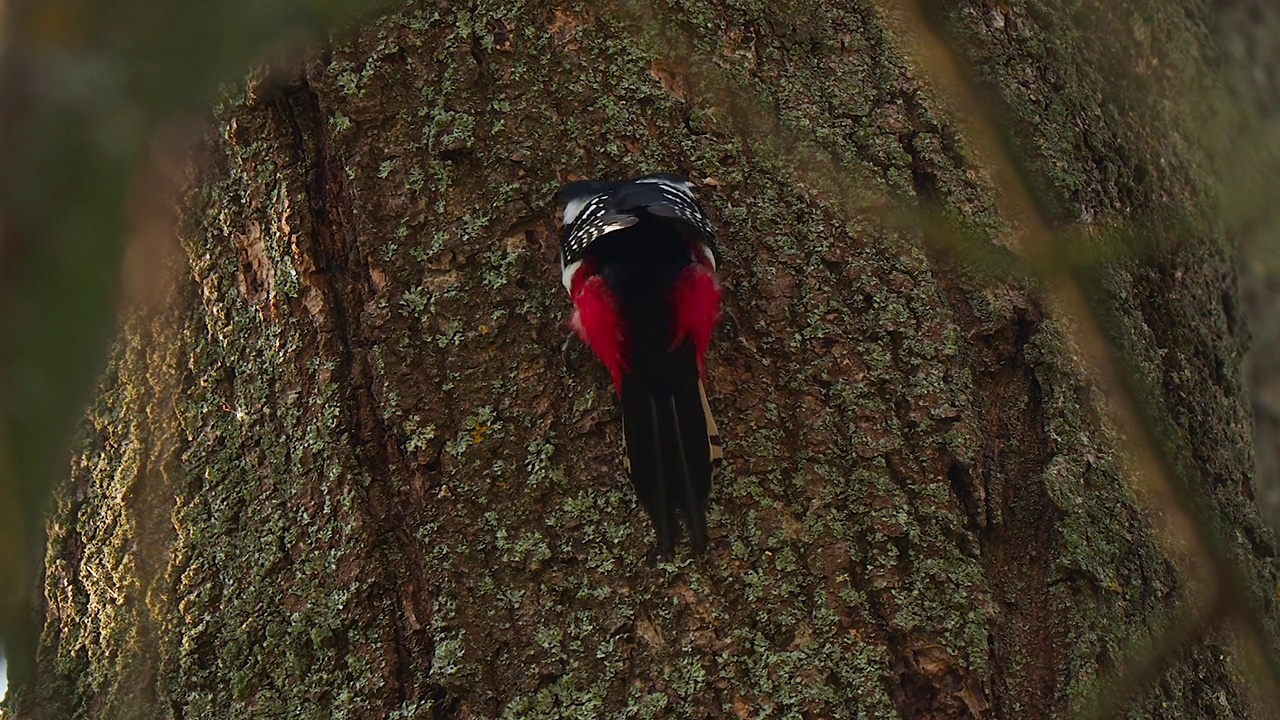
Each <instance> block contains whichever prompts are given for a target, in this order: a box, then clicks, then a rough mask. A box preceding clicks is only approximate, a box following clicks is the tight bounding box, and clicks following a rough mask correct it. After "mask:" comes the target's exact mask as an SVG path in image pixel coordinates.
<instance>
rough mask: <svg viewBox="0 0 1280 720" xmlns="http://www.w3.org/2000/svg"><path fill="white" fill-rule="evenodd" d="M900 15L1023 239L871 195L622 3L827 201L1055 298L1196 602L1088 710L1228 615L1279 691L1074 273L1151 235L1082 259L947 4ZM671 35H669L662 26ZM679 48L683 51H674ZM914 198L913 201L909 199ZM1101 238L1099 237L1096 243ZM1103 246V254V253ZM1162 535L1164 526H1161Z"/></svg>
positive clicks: (1208, 536)
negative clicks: (1057, 224)
mask: <svg viewBox="0 0 1280 720" xmlns="http://www.w3.org/2000/svg"><path fill="white" fill-rule="evenodd" d="M881 2H882V3H883V5H885V6H887V7H889V8H891V9H892V12H893V13H894V14H896V16H897V17H900V18H904V19H905V26H906V28H907V29H908V30H909V31H910V35H911V39H913V40H914V41H915V42H916V44H917V45H918V48H919V52H920V56H921V59H922V60H921V62H920V63H919V65H920V67H921V69H922V70H923V71H924V72H925V73H926V74H928V75H929V76H930V77H931V79H932V80H933V81H934V84H935V86H936V87H938V88H939V89H940V90H941V91H942V92H943V93H944V94H946V95H948V97H949V98H950V99H951V100H952V101H953V102H954V103H955V106H956V108H957V112H956V113H955V116H956V117H958V118H960V119H961V122H963V123H964V124H965V127H966V129H967V130H968V136H967V137H968V139H969V140H970V141H971V142H972V144H973V146H974V147H975V149H976V154H977V155H978V156H979V157H982V158H984V159H985V160H986V162H987V165H988V166H989V167H990V168H991V169H992V176H993V181H994V183H995V185H996V196H997V203H998V204H999V205H1000V210H1001V216H1002V217H1003V218H1005V219H1006V220H1007V221H1008V222H1010V223H1012V224H1013V225H1014V237H1015V240H1016V241H1015V243H1014V244H1015V247H1013V248H1011V249H1010V250H1009V251H1008V252H1005V251H1004V250H1005V249H1004V248H1003V247H1002V246H1001V245H1000V244H999V243H998V242H996V241H995V239H994V238H990V237H988V236H987V235H988V234H987V233H986V232H985V231H982V230H981V229H979V228H967V227H964V226H963V225H962V224H959V225H958V224H957V222H956V220H955V218H954V217H952V216H951V215H949V214H947V213H946V211H945V209H944V208H936V207H920V206H918V205H915V204H914V203H907V202H902V201H900V200H899V201H895V199H893V198H885V197H880V196H877V195H875V194H873V191H871V190H869V189H868V188H869V187H872V186H874V183H870V182H858V180H859V178H857V177H856V174H855V173H852V172H850V171H849V170H848V169H847V168H845V167H843V166H842V164H841V163H840V162H839V161H838V160H836V159H835V158H834V157H833V156H832V155H831V154H830V153H828V152H826V151H824V150H822V149H821V148H820V147H819V146H818V144H817V143H816V142H814V141H812V139H811V138H810V137H809V136H808V135H807V134H806V133H805V131H803V130H798V129H797V128H794V127H790V126H788V125H786V124H785V123H784V122H782V121H781V120H780V119H779V116H778V114H777V113H769V112H768V110H767V108H768V103H766V102H764V101H763V100H762V99H761V98H759V97H757V96H756V93H753V92H752V91H751V90H749V89H748V88H745V87H741V86H740V85H741V84H740V83H736V82H734V81H733V80H732V79H731V78H730V77H729V75H728V74H727V73H726V72H725V71H724V70H722V69H720V68H719V67H718V64H717V63H716V62H715V59H714V58H710V57H697V53H696V50H695V49H694V48H695V41H694V39H693V37H692V36H691V35H690V34H689V33H688V31H687V30H684V29H676V30H674V31H671V29H670V28H668V27H664V26H663V24H662V18H660V17H658V16H656V15H655V14H654V12H653V11H652V9H650V8H649V7H648V6H647V5H645V4H642V3H628V4H626V5H625V6H624V7H625V8H626V9H627V10H629V12H630V13H631V14H632V15H633V16H634V17H636V18H637V19H638V24H640V25H642V26H644V27H645V29H646V30H648V31H649V32H650V33H651V34H653V35H656V36H657V37H658V38H659V42H658V43H655V47H661V48H662V51H661V52H662V53H663V54H665V55H666V56H667V57H664V59H667V60H677V61H681V62H683V64H684V66H685V67H686V68H687V69H688V71H689V72H690V73H691V74H693V75H694V76H696V78H697V79H698V80H700V81H701V82H702V83H704V85H705V86H706V87H707V88H709V89H710V94H712V95H714V97H715V99H716V100H717V102H719V103H722V104H723V105H724V106H725V107H727V108H729V110H730V115H731V116H732V118H733V119H734V120H735V122H736V129H737V131H738V133H739V134H740V135H741V136H742V137H743V138H744V139H745V140H746V141H747V142H748V143H750V144H751V145H752V146H753V147H756V148H757V149H758V150H763V151H771V152H773V153H776V155H777V156H778V158H779V159H780V160H782V161H784V162H786V163H788V164H789V165H790V166H791V167H792V168H793V169H794V171H795V173H796V175H797V179H798V180H799V181H801V183H802V184H803V183H808V184H811V185H815V186H817V188H818V189H819V190H820V193H821V194H826V195H828V200H830V201H831V202H829V203H828V205H829V206H831V207H837V208H841V209H842V210H843V211H844V212H845V213H846V215H847V219H853V218H854V217H855V216H858V215H862V216H868V217H871V218H875V219H876V220H878V221H880V222H883V223H885V224H886V225H888V226H890V227H911V228H913V229H916V230H919V231H921V233H922V235H923V237H924V238H925V240H926V242H930V243H933V244H935V245H936V247H935V249H941V250H944V251H947V252H952V253H957V254H958V255H959V256H960V257H961V259H966V260H969V261H974V260H977V262H978V263H979V264H978V266H977V267H978V269H979V271H980V272H982V273H984V274H990V275H999V274H1001V273H1004V278H1005V279H1013V278H1016V277H1020V276H1027V277H1030V278H1032V279H1034V280H1035V281H1037V283H1038V284H1039V286H1040V287H1041V288H1042V289H1043V291H1044V293H1045V295H1046V297H1047V299H1048V302H1049V303H1050V305H1051V306H1052V307H1053V308H1054V309H1055V312H1056V316H1057V317H1059V318H1061V319H1062V327H1063V328H1064V329H1065V331H1066V333H1067V334H1068V336H1069V337H1070V339H1071V340H1072V341H1073V342H1074V343H1075V345H1076V346H1077V348H1079V349H1080V350H1081V351H1082V353H1083V356H1084V358H1085V359H1086V362H1087V364H1088V365H1089V366H1091V367H1092V368H1093V369H1094V371H1095V372H1094V373H1093V376H1094V377H1095V378H1097V380H1098V382H1099V385H1100V390H1101V394H1102V396H1104V397H1106V398H1107V400H1108V407H1109V410H1110V412H1111V414H1112V422H1113V424H1114V426H1115V427H1117V428H1119V429H1120V430H1121V431H1122V432H1123V433H1124V434H1125V437H1126V439H1127V440H1128V445H1127V447H1125V448H1124V450H1125V451H1126V452H1127V454H1128V459H1129V461H1130V463H1131V469H1132V474H1133V475H1134V476H1135V478H1136V481H1137V483H1139V485H1140V486H1141V489H1142V490H1143V491H1144V495H1145V497H1146V498H1148V502H1149V503H1150V504H1151V505H1152V506H1153V507H1155V508H1157V509H1158V510H1159V513H1158V514H1159V516H1160V517H1161V518H1162V522H1163V523H1164V526H1165V527H1164V529H1165V531H1166V532H1165V534H1163V535H1161V536H1160V537H1161V540H1162V542H1163V544H1164V546H1165V549H1166V552H1168V554H1169V555H1170V556H1171V557H1175V558H1177V557H1181V558H1184V560H1185V562H1183V563H1182V567H1183V569H1184V571H1185V572H1186V574H1187V581H1188V585H1189V593H1188V595H1189V596H1190V599H1191V602H1192V605H1193V607H1194V608H1197V609H1195V610H1193V611H1192V612H1191V614H1190V616H1189V617H1185V618H1181V619H1178V620H1175V621H1174V622H1173V623H1172V624H1171V625H1170V627H1169V628H1168V630H1167V632H1166V633H1165V635H1164V636H1163V637H1161V638H1160V640H1159V641H1157V642H1156V643H1154V644H1153V645H1151V646H1150V647H1149V649H1148V652H1145V653H1138V655H1137V658H1136V660H1135V661H1134V664H1133V666H1132V667H1130V668H1127V669H1126V670H1125V671H1124V672H1123V673H1122V675H1121V678H1120V682H1121V683H1122V685H1120V686H1119V689H1116V690H1112V691H1110V692H1109V693H1106V694H1105V695H1104V697H1103V698H1102V700H1101V701H1100V702H1099V703H1098V704H1097V706H1096V707H1095V708H1093V711H1094V712H1095V713H1096V714H1093V715H1090V717H1099V718H1100V717H1110V716H1111V715H1112V714H1114V712H1116V711H1117V710H1118V709H1120V708H1122V707H1123V703H1125V702H1128V701H1129V700H1130V699H1131V698H1132V697H1133V695H1134V694H1136V693H1137V692H1139V691H1141V689H1142V687H1141V686H1139V687H1130V686H1129V685H1128V684H1145V683H1146V682H1148V681H1149V680H1150V679H1152V678H1153V677H1155V676H1156V674H1157V673H1158V672H1159V671H1160V670H1161V669H1163V668H1165V667H1166V666H1167V665H1168V664H1169V663H1170V662H1171V660H1172V658H1173V657H1175V655H1176V654H1177V653H1178V652H1180V651H1182V650H1183V649H1184V648H1185V647H1186V646H1187V644H1188V643H1190V642H1192V641H1193V640H1195V639H1197V638H1201V637H1203V636H1204V635H1205V634H1206V633H1207V632H1208V631H1209V630H1210V629H1212V628H1213V627H1215V626H1216V624H1217V623H1220V622H1222V621H1224V620H1230V621H1232V622H1234V623H1238V624H1240V625H1241V626H1242V627H1243V628H1244V629H1245V634H1246V635H1247V636H1251V637H1253V638H1254V640H1252V641H1251V642H1252V647H1253V648H1254V651H1253V652H1251V653H1250V657H1251V658H1252V660H1253V661H1254V663H1253V665H1254V666H1255V667H1256V666H1262V667H1264V668H1265V669H1266V672H1265V673H1264V674H1263V675H1262V680H1263V688H1262V692H1263V694H1264V695H1265V696H1268V697H1270V696H1277V697H1280V666H1278V665H1277V662H1276V659H1275V658H1274V656H1273V655H1272V654H1271V653H1268V652H1267V651H1266V650H1265V648H1263V647H1262V646H1261V645H1260V644H1259V643H1261V642H1262V640H1260V638H1266V637H1267V635H1266V633H1265V629H1264V627H1263V622H1262V620H1261V619H1260V618H1259V617H1258V616H1257V615H1256V614H1255V612H1254V611H1253V609H1252V607H1251V606H1250V604H1249V598H1250V593H1249V590H1248V585H1247V583H1246V582H1245V581H1244V579H1243V576H1242V574H1241V573H1240V571H1239V569H1238V568H1237V566H1236V564H1235V562H1234V561H1233V560H1232V558H1231V557H1230V555H1229V552H1228V550H1227V549H1226V547H1225V546H1224V545H1223V543H1222V539H1221V538H1219V537H1218V536H1217V534H1216V533H1215V532H1214V530H1213V519H1212V517H1211V516H1210V511H1209V510H1207V509H1205V508H1202V507H1200V505H1199V503H1198V502H1197V500H1196V499H1195V497H1194V496H1193V494H1192V493H1191V492H1190V490H1189V489H1188V488H1187V487H1186V486H1185V485H1184V484H1183V483H1182V482H1181V481H1180V480H1179V479H1178V476H1177V473H1176V471H1175V468H1174V466H1173V464H1172V462H1171V460H1170V458H1169V457H1168V456H1167V455H1166V454H1165V453H1164V452H1162V451H1161V449H1160V446H1159V444H1158V443H1157V436H1158V432H1157V431H1156V427H1157V424H1156V421H1155V419H1154V417H1153V416H1152V414H1151V412H1150V410H1149V409H1148V408H1147V407H1145V406H1144V404H1143V403H1142V402H1141V400H1140V398H1141V389H1140V385H1139V382H1140V381H1139V380H1138V379H1137V378H1136V377H1135V376H1134V375H1133V373H1132V372H1131V371H1130V370H1129V368H1127V367H1126V366H1125V363H1124V361H1123V359H1122V358H1121V357H1120V356H1119V355H1118V353H1117V352H1116V350H1115V349H1114V348H1113V347H1112V345H1111V343H1110V342H1109V341H1108V340H1107V338H1106V337H1105V335H1104V333H1103V330H1102V325H1101V317H1100V312H1101V311H1099V310H1096V309H1095V308H1093V307H1092V306H1091V305H1090V303H1089V302H1088V301H1087V300H1086V296H1085V294H1084V292H1083V291H1082V288H1081V285H1080V282H1079V281H1078V280H1077V279H1076V276H1075V273H1076V272H1078V271H1081V270H1083V269H1086V268H1089V267H1094V266H1097V265H1098V264H1099V263H1102V262H1106V261H1108V260H1114V259H1115V258H1117V257H1121V256H1124V255H1132V254H1133V253H1135V252H1137V251H1139V250H1141V245H1142V242H1135V241H1140V240H1142V239H1143V237H1142V236H1141V234H1140V233H1139V232H1137V231H1125V232H1111V233H1101V234H1100V233H1098V232H1097V231H1092V232H1090V234H1089V236H1088V237H1089V239H1090V240H1091V241H1094V247H1091V248H1090V251H1091V252H1090V253H1089V257H1083V256H1079V251H1078V250H1074V249H1073V244H1072V243H1068V242H1065V237H1060V236H1059V234H1058V233H1056V232H1055V231H1054V230H1053V229H1052V228H1051V227H1050V224H1049V222H1048V220H1047V217H1046V214H1045V211H1044V209H1043V208H1042V207H1041V206H1040V204H1039V203H1038V202H1037V198H1036V196H1034V195H1033V193H1032V191H1031V189H1030V184H1029V183H1030V180H1029V172H1028V171H1027V170H1026V169H1025V168H1023V167H1021V166H1020V164H1019V163H1018V162H1017V160H1016V158H1018V155H1017V153H1016V152H1015V149H1014V147H1013V141H1012V139H1011V138H1010V137H1009V135H1008V134H1007V133H1005V132H1003V131H1002V129H1001V128H1002V123H1001V121H1000V117H999V114H998V113H997V112H996V111H995V110H994V109H993V108H992V106H991V104H990V103H989V102H987V101H984V98H983V97H982V96H981V95H980V93H979V92H978V90H977V85H976V83H975V81H974V78H973V76H972V74H971V73H970V71H969V70H968V68H967V67H966V65H965V63H964V62H963V61H962V59H961V58H960V57H959V55H958V54H957V53H956V52H955V51H954V50H953V47H952V45H951V44H950V43H948V42H947V41H946V40H945V31H944V28H943V23H944V19H943V17H942V12H941V10H939V9H938V8H937V7H935V5H936V4H935V3H928V4H927V5H926V4H923V3H921V2H916V1H915V0H881ZM664 33H666V34H664ZM672 55H674V56H675V57H670V56H672ZM913 206H914V207H913ZM1097 241H1101V245H1100V246H1099V245H1098V242H1097ZM1099 249H1101V250H1102V252H1101V255H1102V257H1099V256H1098V255H1097V254H1096V253H1094V252H1092V251H1096V250H1099ZM1157 535H1160V534H1157Z"/></svg>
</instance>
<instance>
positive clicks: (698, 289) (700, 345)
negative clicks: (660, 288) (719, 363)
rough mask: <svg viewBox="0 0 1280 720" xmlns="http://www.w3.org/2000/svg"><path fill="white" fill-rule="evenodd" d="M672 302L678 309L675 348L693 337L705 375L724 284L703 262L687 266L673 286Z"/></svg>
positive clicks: (703, 375) (699, 364)
mask: <svg viewBox="0 0 1280 720" xmlns="http://www.w3.org/2000/svg"><path fill="white" fill-rule="evenodd" d="M671 305H672V308H673V309H674V310H675V326H674V332H673V333H672V338H671V350H673V351H674V350H675V349H676V348H678V347H680V344H681V343H683V342H684V341H685V339H686V338H688V339H689V340H691V341H692V342H693V349H694V353H695V354H696V355H697V358H698V373H699V375H701V376H702V377H704V378H705V377H706V374H707V370H706V366H705V364H704V360H705V358H706V355H707V348H709V347H711V333H712V332H713V331H714V330H715V326H716V318H718V317H720V286H719V284H717V283H716V279H715V276H714V275H712V274H711V270H710V268H708V267H707V266H706V265H704V264H701V263H700V264H696V265H690V266H689V267H688V268H686V269H685V270H684V272H683V273H681V274H680V277H679V278H677V279H676V282H675V286H674V287H673V288H672V290H671Z"/></svg>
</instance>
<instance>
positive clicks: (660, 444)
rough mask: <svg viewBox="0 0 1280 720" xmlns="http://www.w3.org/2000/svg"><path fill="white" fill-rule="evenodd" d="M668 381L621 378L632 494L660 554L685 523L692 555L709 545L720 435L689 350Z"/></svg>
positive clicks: (666, 553) (670, 551)
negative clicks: (645, 516) (710, 507)
mask: <svg viewBox="0 0 1280 720" xmlns="http://www.w3.org/2000/svg"><path fill="white" fill-rule="evenodd" d="M684 364H685V363H681V365H682V366H681V367H680V368H679V370H680V372H678V373H677V374H676V375H677V376H676V377H674V378H671V380H672V381H671V382H668V383H662V384H660V385H659V386H657V387H655V385H653V384H649V383H643V382H639V381H632V380H630V379H624V381H623V383H622V419H623V441H624V443H625V445H626V447H625V450H626V454H625V456H626V466H627V472H628V474H629V475H630V476H631V482H632V484H633V485H634V486H635V490H636V495H637V496H638V497H639V498H640V502H641V504H642V505H644V507H645V510H647V511H648V513H649V517H650V519H652V521H653V526H654V529H655V530H656V531H657V534H658V546H659V549H660V550H661V552H662V555H663V557H667V558H669V557H671V556H672V554H673V553H674V551H675V538H676V525H677V522H678V521H679V522H683V524H684V527H685V530H686V532H688V534H689V541H690V542H691V543H692V544H693V549H694V551H695V552H696V553H698V554H702V553H703V552H705V551H706V548H707V497H708V496H709V495H710V494H711V480H712V474H713V473H714V471H715V468H716V466H717V465H718V463H719V461H720V458H721V456H722V454H721V451H720V436H719V433H718V432H717V430H716V424H715V420H714V419H713V418H712V417H711V409H710V406H709V405H708V404H707V396H706V392H705V390H704V389H703V386H702V381H701V379H700V377H699V372H698V368H697V365H696V362H695V361H694V360H693V356H692V353H688V354H687V365H688V367H683V365H684Z"/></svg>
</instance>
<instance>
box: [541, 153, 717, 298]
mask: <svg viewBox="0 0 1280 720" xmlns="http://www.w3.org/2000/svg"><path fill="white" fill-rule="evenodd" d="M557 197H558V198H559V200H560V202H562V203H564V206H565V208H564V225H565V229H564V234H563V236H562V237H561V241H560V273H561V277H560V279H561V282H562V283H563V284H564V287H565V289H566V290H569V289H570V288H571V286H572V282H573V275H574V273H576V272H577V270H578V268H579V267H580V266H581V265H582V258H583V256H584V255H585V253H586V251H587V248H589V247H590V246H591V243H593V242H595V241H596V239H598V238H599V237H600V236H602V235H606V234H608V233H611V232H613V231H615V230H621V229H623V228H628V227H631V226H632V225H635V224H636V223H638V222H640V218H641V217H642V215H645V214H648V215H652V216H654V217H658V218H663V219H664V220H667V221H669V222H670V223H671V224H673V225H675V226H676V227H677V228H679V229H680V231H681V232H682V233H683V234H685V235H686V236H687V237H688V239H689V241H690V242H691V243H693V244H695V245H696V246H698V247H700V248H701V251H702V252H703V254H704V256H705V257H706V258H707V259H708V261H709V262H710V263H711V266H712V269H714V268H715V250H716V244H715V232H714V230H712V228H711V221H710V220H709V219H708V218H707V214H706V212H705V211H704V210H703V209H702V206H701V205H699V204H698V200H697V198H695V197H694V195H693V183H691V182H689V181H688V180H686V179H685V178H682V177H680V176H679V175H673V174H670V173H659V174H656V175H645V176H643V177H638V178H635V179H634V180H630V181H627V182H621V183H611V182H603V181H598V180H581V181H577V182H572V183H569V184H567V185H565V186H564V187H563V188H561V189H560V192H559V193H558V194H557Z"/></svg>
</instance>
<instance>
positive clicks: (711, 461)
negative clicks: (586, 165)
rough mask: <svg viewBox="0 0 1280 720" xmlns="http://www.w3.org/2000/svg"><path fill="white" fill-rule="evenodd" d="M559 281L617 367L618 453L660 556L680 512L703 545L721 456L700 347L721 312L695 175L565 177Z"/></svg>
mask: <svg viewBox="0 0 1280 720" xmlns="http://www.w3.org/2000/svg"><path fill="white" fill-rule="evenodd" d="M557 198H558V200H559V201H560V203H562V204H563V205H564V216H563V217H564V231H563V234H562V235H561V238H560V268H561V276H560V277H561V282H562V283H563V284H564V288H565V290H567V291H568V292H569V297H570V299H571V300H572V301H573V317H572V319H571V320H570V322H569V325H570V327H572V328H573V330H574V332H576V333H577V335H578V337H580V338H582V341H583V342H585V343H586V344H587V345H588V346H590V348H591V350H592V351H593V352H594V353H595V355H596V357H598V358H599V359H600V361H601V362H602V363H604V365H605V367H607V368H608V369H609V372H610V374H612V376H613V386H614V389H615V390H616V391H617V393H618V396H619V398H620V399H621V401H622V436H623V444H624V450H625V456H624V460H623V464H624V465H625V466H626V469H627V474H628V475H629V476H630V477H631V484H632V486H633V487H634V488H635V492H636V495H637V496H638V497H639V499H640V504H641V505H643V506H644V508H645V510H646V511H647V512H648V514H649V518H650V520H652V522H653V527H654V530H655V531H656V532H657V535H658V546H659V549H660V551H661V553H662V556H663V557H665V558H670V557H671V556H672V554H673V552H674V550H675V537H676V524H677V521H680V522H682V523H683V524H684V527H685V530H686V532H687V533H688V535H689V541H690V543H691V544H692V545H693V549H694V552H696V553H698V554H702V553H703V552H705V551H706V547H707V496H708V495H709V494H710V493H711V480H712V475H713V473H714V471H715V469H716V467H717V466H718V465H719V463H720V460H721V458H722V452H721V449H720V435H719V432H718V431H717V430H716V423H715V420H714V419H713V418H712V417H711V408H710V406H709V405H708V404H707V393H706V390H705V388H704V387H703V380H704V379H705V377H706V365H705V358H706V354H707V347H708V346H709V345H710V344H711V332H712V329H713V328H714V326H715V322H716V318H717V317H718V316H719V314H720V285H719V283H718V282H717V280H716V252H717V250H716V240H715V232H714V231H713V230H712V228H711V222H710V221H709V220H708V219H707V214H706V212H704V211H703V209H702V206H701V205H700V204H699V203H698V200H697V198H696V197H695V196H694V194H693V184H692V183H690V182H689V181H688V180H687V179H685V178H683V177H680V176H679V175H672V174H669V173H661V174H656V175H645V176H643V177H638V178H634V179H632V180H627V181H623V182H608V181H601V180H582V181H577V182H571V183H569V184H567V185H565V186H564V187H562V188H561V189H560V192H559V194H558V195H557Z"/></svg>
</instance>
